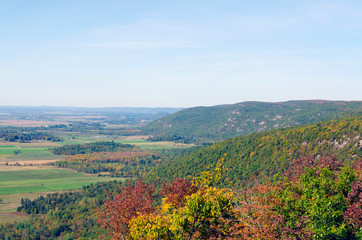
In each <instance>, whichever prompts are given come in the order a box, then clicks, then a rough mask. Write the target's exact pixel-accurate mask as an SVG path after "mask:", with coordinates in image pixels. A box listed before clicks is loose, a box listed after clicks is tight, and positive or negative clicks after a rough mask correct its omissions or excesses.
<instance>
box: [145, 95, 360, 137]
mask: <svg viewBox="0 0 362 240" xmlns="http://www.w3.org/2000/svg"><path fill="white" fill-rule="evenodd" d="M361 111H362V102H360V101H356V102H342V101H318V100H315V101H289V102H280V103H265V102H242V103H237V104H232V105H219V106H213V107H195V108H188V109H184V110H182V111H179V112H176V113H174V114H171V115H169V116H166V117H163V118H160V119H156V120H154V121H153V122H151V123H150V124H148V125H147V126H145V128H144V129H143V132H144V133H146V134H151V135H153V136H154V137H153V138H151V139H150V140H154V141H159V140H177V141H180V142H186V143H189V142H198V143H202V142H205V141H214V140H222V139H228V138H231V137H236V136H241V135H246V134H250V133H256V132H261V131H265V130H271V129H278V128H283V127H290V126H297V125H302V124H309V123H316V122H320V121H327V120H332V119H335V118H338V117H343V116H348V115H350V114H352V115H356V116H358V115H360V113H361Z"/></svg>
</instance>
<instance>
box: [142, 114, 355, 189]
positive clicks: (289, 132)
mask: <svg viewBox="0 0 362 240" xmlns="http://www.w3.org/2000/svg"><path fill="white" fill-rule="evenodd" d="M361 131H362V117H361V116H359V117H352V118H345V119H340V120H332V121H328V122H323V123H317V124H311V125H305V126H298V127H291V128H286V129H279V130H271V131H265V132H260V133H254V134H250V135H247V136H241V137H236V138H232V139H229V140H226V141H222V142H219V143H216V144H214V145H212V146H208V147H205V148H202V149H201V150H199V151H197V152H194V153H192V154H190V155H189V156H187V157H184V158H177V159H173V160H171V161H169V162H165V163H163V164H161V165H159V166H157V167H156V168H154V169H153V170H151V171H150V172H149V173H148V174H147V175H146V177H145V178H146V179H147V181H149V182H156V183H157V182H159V181H160V182H162V181H164V180H166V181H168V180H171V179H174V178H176V177H187V176H196V175H199V174H200V173H201V172H202V171H204V169H205V168H206V167H207V166H208V165H211V164H212V165H215V164H216V162H217V161H218V160H219V159H221V158H224V165H225V167H226V168H227V169H228V171H227V173H226V174H225V178H228V180H231V181H232V182H235V183H238V184H241V185H243V184H245V183H247V182H248V181H249V178H250V177H251V176H256V178H257V179H258V180H259V181H264V180H266V179H271V177H272V176H273V175H275V174H276V173H281V172H283V171H284V170H286V169H287V168H288V167H289V164H290V162H291V161H293V160H294V159H297V158H298V157H300V156H303V155H313V156H318V155H320V154H323V155H325V154H333V155H334V156H336V157H337V158H338V159H339V160H341V161H344V162H346V163H347V164H355V163H357V162H358V161H361V160H362V150H361V145H362V132H361Z"/></svg>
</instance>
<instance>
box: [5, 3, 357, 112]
mask: <svg viewBox="0 0 362 240" xmlns="http://www.w3.org/2000/svg"><path fill="white" fill-rule="evenodd" d="M0 20H1V21H0V81H1V94H0V105H23V106H39V105H43V106H44V105H47V106H88V107H90V106H94V107H103V106H107V107H108V106H115V107H117V106H119V107H124V106H134V107H191V106H200V105H218V104H227V103H236V102H241V101H273V102H275V101H285V100H298V99H329V100H361V92H362V1H348V0H345V1H333V0H325V1H317V0H315V1H308V0H300V1H296V0H295V1H293V0H286V1H276V0H275V1H273V0H265V1H257V0H249V1H242V0H223V1H222V0H220V1H212V0H209V1H201V0H197V1H195V0H192V1H191V0H190V1H187V0H184V1H153V0H146V1H137V0H133V1H121V0H118V1H113V0H97V1H95V0H51V1H49V0H33V1H28V0H0Z"/></svg>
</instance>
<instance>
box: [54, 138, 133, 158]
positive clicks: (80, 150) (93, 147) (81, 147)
mask: <svg viewBox="0 0 362 240" xmlns="http://www.w3.org/2000/svg"><path fill="white" fill-rule="evenodd" d="M132 148H134V146H132V145H130V144H122V143H116V142H114V141H110V142H94V143H87V144H75V145H65V146H62V147H57V148H54V149H53V154H55V155H76V154H86V153H94V152H117V151H122V150H125V149H132Z"/></svg>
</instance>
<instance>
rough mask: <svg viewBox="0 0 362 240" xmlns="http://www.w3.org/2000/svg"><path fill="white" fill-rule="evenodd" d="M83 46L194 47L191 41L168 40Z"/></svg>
mask: <svg viewBox="0 0 362 240" xmlns="http://www.w3.org/2000/svg"><path fill="white" fill-rule="evenodd" d="M81 47H92V48H114V49H123V50H144V49H159V48H189V47H192V45H191V44H190V42H183V41H167V42H101V43H84V44H81Z"/></svg>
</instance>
